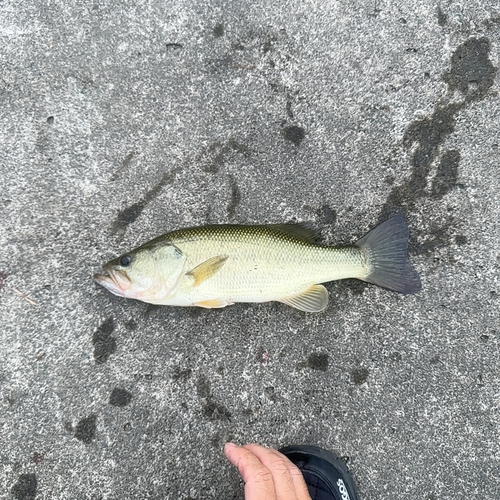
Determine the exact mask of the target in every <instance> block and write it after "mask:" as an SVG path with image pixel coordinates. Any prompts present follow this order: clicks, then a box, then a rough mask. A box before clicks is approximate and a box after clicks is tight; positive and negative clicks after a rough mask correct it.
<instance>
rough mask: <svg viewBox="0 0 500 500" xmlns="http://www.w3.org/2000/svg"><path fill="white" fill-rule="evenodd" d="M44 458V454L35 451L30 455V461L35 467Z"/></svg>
mask: <svg viewBox="0 0 500 500" xmlns="http://www.w3.org/2000/svg"><path fill="white" fill-rule="evenodd" d="M44 458H45V456H44V454H43V453H38V452H37V451H35V452H34V453H33V455H31V461H32V462H33V463H34V464H36V465H38V464H41V463H42V462H43V459H44Z"/></svg>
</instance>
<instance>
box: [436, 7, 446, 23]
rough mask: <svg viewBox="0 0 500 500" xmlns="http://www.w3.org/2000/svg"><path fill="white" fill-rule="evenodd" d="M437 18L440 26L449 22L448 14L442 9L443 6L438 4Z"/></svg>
mask: <svg viewBox="0 0 500 500" xmlns="http://www.w3.org/2000/svg"><path fill="white" fill-rule="evenodd" d="M437 19H438V24H439V26H441V27H443V26H446V24H447V23H448V16H447V15H446V14H445V13H444V12H443V11H442V10H441V7H440V6H439V5H438V8H437Z"/></svg>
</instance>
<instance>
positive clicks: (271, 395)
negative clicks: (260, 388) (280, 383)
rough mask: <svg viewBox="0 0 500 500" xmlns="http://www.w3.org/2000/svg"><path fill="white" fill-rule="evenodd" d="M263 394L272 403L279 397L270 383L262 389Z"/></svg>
mask: <svg viewBox="0 0 500 500" xmlns="http://www.w3.org/2000/svg"><path fill="white" fill-rule="evenodd" d="M264 396H266V398H267V399H269V400H271V401H272V402H273V403H276V401H278V399H279V395H278V394H277V393H276V391H275V389H274V387H273V386H272V385H270V386H269V387H266V388H265V389H264Z"/></svg>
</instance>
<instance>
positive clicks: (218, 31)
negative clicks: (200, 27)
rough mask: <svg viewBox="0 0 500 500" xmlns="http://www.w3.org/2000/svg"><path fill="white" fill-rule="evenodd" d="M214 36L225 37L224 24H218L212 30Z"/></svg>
mask: <svg viewBox="0 0 500 500" xmlns="http://www.w3.org/2000/svg"><path fill="white" fill-rule="evenodd" d="M212 34H213V35H214V37H215V38H220V37H221V36H224V25H223V24H222V23H217V24H216V25H215V26H214V27H213V29H212Z"/></svg>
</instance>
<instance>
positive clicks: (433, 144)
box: [380, 38, 497, 255]
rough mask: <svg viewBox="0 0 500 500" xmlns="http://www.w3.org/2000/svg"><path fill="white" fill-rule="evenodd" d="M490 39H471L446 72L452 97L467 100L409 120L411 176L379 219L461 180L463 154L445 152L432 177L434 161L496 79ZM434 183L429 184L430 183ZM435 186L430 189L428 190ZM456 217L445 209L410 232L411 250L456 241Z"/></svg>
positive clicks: (446, 190) (442, 105)
mask: <svg viewBox="0 0 500 500" xmlns="http://www.w3.org/2000/svg"><path fill="white" fill-rule="evenodd" d="M489 52H490V42H489V40H488V39H487V38H480V39H477V38H470V39H469V40H467V41H466V42H464V43H463V44H461V45H460V46H458V47H457V49H456V50H455V52H454V53H453V55H452V58H451V68H450V71H449V72H448V73H446V74H445V75H443V79H444V81H446V82H447V83H448V94H449V97H450V98H451V97H452V96H453V94H454V93H455V92H456V91H458V92H460V93H461V94H462V96H463V99H462V100H460V101H455V102H448V103H439V104H437V105H436V107H435V108H434V111H433V113H432V115H431V116H430V117H425V118H424V119H422V120H416V121H414V122H412V123H410V124H409V125H408V127H407V129H406V131H405V133H404V136H403V146H404V147H405V148H406V149H412V151H413V152H412V156H411V159H410V166H411V175H410V177H409V178H408V179H407V180H405V181H404V182H403V183H401V184H399V185H394V186H393V188H392V190H391V192H390V193H389V196H388V198H387V200H386V203H385V204H384V206H383V208H382V211H381V214H380V221H383V220H385V219H387V218H388V216H389V215H392V214H394V213H398V212H406V213H408V212H414V211H416V210H417V204H418V202H419V200H421V199H423V198H428V199H429V198H430V199H434V200H440V199H441V198H442V197H443V196H444V195H445V194H446V193H449V192H450V191H451V190H452V189H453V188H454V187H455V186H459V185H458V184H457V179H458V174H459V163H460V153H459V152H458V151H456V150H449V151H446V152H444V153H443V154H442V156H441V158H440V160H439V164H438V167H437V173H436V175H435V177H434V178H433V179H431V180H430V181H429V180H428V177H429V175H430V173H431V169H432V165H433V164H434V162H435V160H436V159H437V158H438V157H439V155H440V147H441V146H442V144H443V143H444V141H445V139H446V138H447V137H448V136H449V135H450V134H451V133H452V132H453V131H454V128H455V121H456V116H457V114H458V113H459V112H460V111H462V110H463V109H464V108H466V107H467V106H468V105H469V104H470V103H472V102H474V101H478V100H481V99H483V98H485V97H486V95H487V92H488V91H489V89H490V88H491V86H492V85H493V82H494V78H495V75H496V72H497V68H495V67H494V66H493V64H492V63H491V61H490V60H489ZM429 182H430V186H428V183H429ZM429 187H430V189H429ZM453 224H454V217H453V216H452V215H451V214H449V213H445V214H443V215H442V217H441V218H440V220H438V221H436V220H433V221H432V222H430V223H429V224H428V225H427V227H424V228H423V229H422V230H421V231H413V232H412V234H411V236H410V251H411V252H412V253H416V254H426V255H429V254H431V253H432V252H433V251H434V250H435V249H437V248H441V247H443V246H448V245H449V244H451V243H452V234H453V230H452V225H453Z"/></svg>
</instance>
